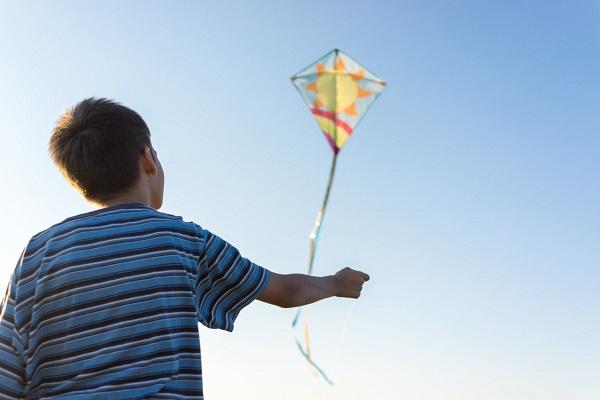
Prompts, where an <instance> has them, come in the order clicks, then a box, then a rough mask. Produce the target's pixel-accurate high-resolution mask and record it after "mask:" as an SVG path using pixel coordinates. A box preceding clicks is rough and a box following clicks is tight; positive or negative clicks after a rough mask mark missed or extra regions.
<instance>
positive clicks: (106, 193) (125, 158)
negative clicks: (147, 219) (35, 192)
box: [49, 98, 164, 209]
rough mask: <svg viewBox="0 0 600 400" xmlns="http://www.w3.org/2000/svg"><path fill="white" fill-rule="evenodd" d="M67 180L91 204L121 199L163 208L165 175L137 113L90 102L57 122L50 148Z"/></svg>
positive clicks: (107, 103)
mask: <svg viewBox="0 0 600 400" xmlns="http://www.w3.org/2000/svg"><path fill="white" fill-rule="evenodd" d="M49 150H50V155H51V157H52V159H53V160H54V162H55V163H56V165H57V166H58V168H59V169H60V170H61V172H62V173H63V175H64V176H65V177H66V178H67V179H68V180H69V182H70V183H71V184H72V185H73V186H74V187H75V188H77V189H78V190H79V191H80V192H81V194H82V195H83V196H84V197H85V198H86V199H87V200H88V201H90V202H93V203H96V204H100V205H108V204H110V203H112V202H114V201H118V200H119V199H121V198H122V199H127V200H129V201H142V202H148V203H149V204H150V206H152V207H154V208H156V209H158V208H160V206H161V205H162V199H163V190H164V174H163V170H162V166H161V165H160V162H159V161H158V158H157V155H156V151H154V149H153V147H152V144H151V142H150V130H149V129H148V126H147V125H146V123H145V122H144V120H143V119H142V117H140V116H139V115H138V114H137V113H136V112H135V111H133V110H131V109H129V108H127V107H125V106H122V105H120V104H118V103H115V102H113V101H111V100H107V99H96V98H89V99H85V100H83V101H82V102H80V103H78V104H76V105H75V106H74V107H73V108H71V109H70V110H68V111H67V112H65V113H64V114H63V115H62V116H61V117H60V118H59V120H58V122H57V125H56V128H55V129H54V132H53V134H52V138H51V139H50V145H49Z"/></svg>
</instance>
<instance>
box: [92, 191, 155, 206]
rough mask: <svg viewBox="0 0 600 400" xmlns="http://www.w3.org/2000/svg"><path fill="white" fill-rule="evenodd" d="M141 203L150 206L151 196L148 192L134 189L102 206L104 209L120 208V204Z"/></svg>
mask: <svg viewBox="0 0 600 400" xmlns="http://www.w3.org/2000/svg"><path fill="white" fill-rule="evenodd" d="M127 203H140V204H143V205H145V206H150V196H149V193H148V191H147V190H143V189H140V188H137V187H136V188H134V189H133V190H130V191H128V192H126V193H123V194H121V195H119V196H117V197H115V198H113V199H111V200H109V201H106V202H104V203H102V204H101V206H102V207H111V206H118V205H119V204H127Z"/></svg>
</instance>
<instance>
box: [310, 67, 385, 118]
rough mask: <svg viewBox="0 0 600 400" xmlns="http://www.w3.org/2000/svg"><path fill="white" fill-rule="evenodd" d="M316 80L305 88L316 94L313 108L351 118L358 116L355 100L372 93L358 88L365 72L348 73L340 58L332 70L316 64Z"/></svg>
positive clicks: (362, 70)
mask: <svg viewBox="0 0 600 400" xmlns="http://www.w3.org/2000/svg"><path fill="white" fill-rule="evenodd" d="M316 69H317V79H316V81H315V82H312V83H309V84H308V85H307V86H306V89H307V90H310V91H311V92H315V93H316V97H317V98H316V100H315V103H314V108H325V109H327V110H329V111H333V112H335V113H336V114H337V113H341V112H344V113H346V114H347V115H349V116H351V117H356V116H358V112H357V111H356V99H360V98H363V97H368V96H370V95H372V94H373V93H372V92H369V91H368V90H365V89H363V88H361V87H360V86H359V84H358V83H359V82H360V81H361V80H362V79H364V76H365V70H364V69H362V68H360V69H359V70H357V71H355V72H349V71H348V70H347V69H346V65H345V64H344V61H343V60H342V58H338V59H337V61H336V63H335V66H334V67H333V69H327V68H326V67H325V65H323V64H317V65H316Z"/></svg>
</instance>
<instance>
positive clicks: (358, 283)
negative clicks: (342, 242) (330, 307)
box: [334, 267, 369, 299]
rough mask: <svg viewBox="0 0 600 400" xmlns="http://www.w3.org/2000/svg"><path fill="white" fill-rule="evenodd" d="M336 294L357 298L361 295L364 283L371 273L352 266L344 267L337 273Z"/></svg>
mask: <svg viewBox="0 0 600 400" xmlns="http://www.w3.org/2000/svg"><path fill="white" fill-rule="evenodd" d="M334 278H335V280H336V286H337V291H336V294H335V295H336V296H338V297H351V298H354V299H357V298H358V297H359V296H360V291H361V290H362V287H363V284H364V283H365V282H366V281H368V280H369V275H367V274H365V273H364V272H361V271H356V270H354V269H352V268H348V267H346V268H344V269H342V270H339V271H338V272H336V273H335V275H334Z"/></svg>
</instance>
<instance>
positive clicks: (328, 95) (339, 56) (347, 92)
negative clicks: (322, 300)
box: [291, 49, 385, 384]
mask: <svg viewBox="0 0 600 400" xmlns="http://www.w3.org/2000/svg"><path fill="white" fill-rule="evenodd" d="M291 79H292V83H293V84H294V86H295V87H296V89H298V92H300V95H301V96H302V98H304V101H305V102H306V104H307V105H308V107H309V108H310V112H311V113H312V115H313V117H314V118H315V120H316V121H317V124H318V125H319V128H320V129H321V131H322V132H323V134H324V135H325V139H327V142H328V143H329V145H330V146H331V149H332V150H333V160H332V163H331V168H330V170H329V179H328V181H327V188H326V190H325V197H324V198H323V203H322V205H321V209H320V210H319V213H318V214H317V218H316V220H315V223H314V226H313V229H312V231H311V233H310V246H309V253H308V275H312V273H313V265H314V261H315V255H316V250H317V243H318V241H319V232H320V230H321V223H322V222H323V218H324V217H325V210H326V208H327V202H328V201H329V193H330V192H331V186H332V184H333V178H334V176H335V166H336V162H337V157H338V154H339V152H340V150H341V149H342V147H343V146H344V145H345V144H346V141H347V140H348V139H349V138H350V136H351V135H352V133H353V132H354V130H355V129H356V126H357V125H358V123H359V122H360V120H361V119H362V117H363V116H364V115H365V113H366V112H367V110H368V109H369V107H370V106H371V104H372V103H373V102H374V101H375V99H376V98H377V97H378V96H379V94H380V93H381V92H382V91H383V89H384V87H385V82H384V81H383V80H381V79H379V78H378V77H377V76H375V75H374V74H372V73H371V72H369V71H367V70H366V69H365V68H364V67H362V66H361V65H360V64H358V63H357V62H356V61H354V60H353V59H352V58H350V57H349V56H348V55H346V54H344V53H342V52H341V51H340V50H338V49H334V50H332V51H330V52H329V53H327V54H325V55H324V56H323V57H321V58H319V59H318V60H317V61H315V62H314V63H312V64H311V65H309V66H308V67H306V68H304V69H303V70H302V71H300V72H298V73H297V74H296V75H294V76H292V78H291ZM301 311H302V308H299V309H298V311H297V313H296V315H295V317H294V319H293V321H292V328H296V327H297V325H298V321H299V319H300V314H301ZM304 342H305V344H304V346H303V345H302V343H301V342H300V341H299V340H298V339H296V344H297V345H298V349H299V350H300V352H301V353H302V355H303V356H304V357H305V358H306V360H307V361H308V363H309V364H310V365H311V366H312V367H313V368H314V369H315V370H316V371H317V372H318V373H319V374H320V375H321V376H322V377H323V379H324V380H325V381H327V382H328V383H329V384H333V382H332V381H331V380H330V379H329V378H328V377H327V375H326V374H325V372H324V371H323V370H322V369H321V368H320V367H319V366H318V365H317V364H316V363H315V362H314V361H313V359H312V356H311V351H310V339H309V334H308V324H307V323H305V325H304Z"/></svg>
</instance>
